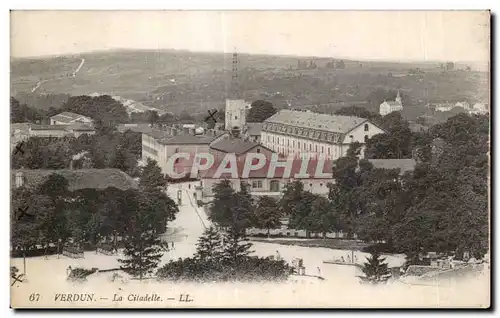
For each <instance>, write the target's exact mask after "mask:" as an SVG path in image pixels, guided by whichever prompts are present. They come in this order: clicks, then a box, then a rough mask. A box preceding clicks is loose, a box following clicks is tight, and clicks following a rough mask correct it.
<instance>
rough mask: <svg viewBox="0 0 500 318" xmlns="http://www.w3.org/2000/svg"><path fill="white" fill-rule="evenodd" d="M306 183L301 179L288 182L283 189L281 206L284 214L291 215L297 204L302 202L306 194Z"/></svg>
mask: <svg viewBox="0 0 500 318" xmlns="http://www.w3.org/2000/svg"><path fill="white" fill-rule="evenodd" d="M304 192H305V191H304V184H303V183H302V182H300V180H295V181H293V182H288V183H287V184H286V185H285V189H284V190H283V196H282V197H281V199H280V201H279V206H280V209H281V211H282V212H283V216H290V215H292V213H293V210H294V209H295V206H296V205H297V204H299V203H300V201H301V200H302V198H303V196H304Z"/></svg>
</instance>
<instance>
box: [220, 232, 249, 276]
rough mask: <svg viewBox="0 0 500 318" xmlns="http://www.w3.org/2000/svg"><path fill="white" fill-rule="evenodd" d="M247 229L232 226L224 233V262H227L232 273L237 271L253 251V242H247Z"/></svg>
mask: <svg viewBox="0 0 500 318" xmlns="http://www.w3.org/2000/svg"><path fill="white" fill-rule="evenodd" d="M245 241H246V235H245V231H244V230H241V229H239V228H234V227H231V228H229V229H227V230H226V231H224V234H223V243H222V250H223V252H222V253H223V254H222V255H223V256H222V257H223V263H224V264H227V265H228V267H229V270H230V272H231V273H237V272H238V268H239V266H241V265H242V264H243V263H244V262H245V260H246V259H247V257H248V256H249V255H250V254H251V253H252V251H251V250H250V248H251V247H252V244H251V243H247V242H245Z"/></svg>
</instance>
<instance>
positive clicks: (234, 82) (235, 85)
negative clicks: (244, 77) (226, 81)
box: [231, 48, 239, 98]
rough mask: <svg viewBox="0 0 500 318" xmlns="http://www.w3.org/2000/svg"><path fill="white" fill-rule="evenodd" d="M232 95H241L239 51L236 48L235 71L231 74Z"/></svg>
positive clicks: (234, 54)
mask: <svg viewBox="0 0 500 318" xmlns="http://www.w3.org/2000/svg"><path fill="white" fill-rule="evenodd" d="M231 95H232V97H233V98H237V97H239V80H238V52H237V51H236V48H234V52H233V71H232V74H231Z"/></svg>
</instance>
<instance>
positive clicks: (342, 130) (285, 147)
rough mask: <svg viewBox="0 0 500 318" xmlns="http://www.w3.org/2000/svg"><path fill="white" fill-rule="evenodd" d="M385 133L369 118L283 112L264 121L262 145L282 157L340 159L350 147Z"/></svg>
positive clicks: (362, 143)
mask: <svg viewBox="0 0 500 318" xmlns="http://www.w3.org/2000/svg"><path fill="white" fill-rule="evenodd" d="M381 133H385V131H384V130H383V129H381V128H380V127H378V126H377V125H375V124H373V123H372V122H370V121H369V120H368V119H366V118H359V117H351V116H339V115H326V114H318V113H313V112H302V111H292V110H286V109H283V110H280V111H279V112H278V113H276V114H274V115H273V116H271V117H269V118H268V119H266V120H265V121H264V124H263V126H262V132H261V144H262V145H264V146H266V147H267V148H269V149H271V150H272V151H275V152H277V153H279V154H281V155H284V156H288V155H289V154H293V155H294V156H295V157H301V156H311V154H313V156H318V155H320V154H322V155H323V156H325V158H328V159H331V160H336V159H338V158H340V157H343V156H345V155H346V154H347V150H348V149H349V146H350V145H351V144H352V143H354V142H358V143H360V144H361V145H362V148H361V156H362V157H363V156H364V144H365V143H366V142H367V141H368V139H369V138H371V137H373V136H374V135H377V134H381Z"/></svg>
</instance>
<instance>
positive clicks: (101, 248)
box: [97, 244, 116, 256]
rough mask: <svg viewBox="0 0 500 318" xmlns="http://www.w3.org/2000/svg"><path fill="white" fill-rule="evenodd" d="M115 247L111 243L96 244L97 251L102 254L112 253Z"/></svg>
mask: <svg viewBox="0 0 500 318" xmlns="http://www.w3.org/2000/svg"><path fill="white" fill-rule="evenodd" d="M115 251H116V248H115V247H114V246H113V245H111V244H100V245H98V246H97V252H98V253H101V254H104V255H108V256H110V255H114V254H115Z"/></svg>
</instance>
